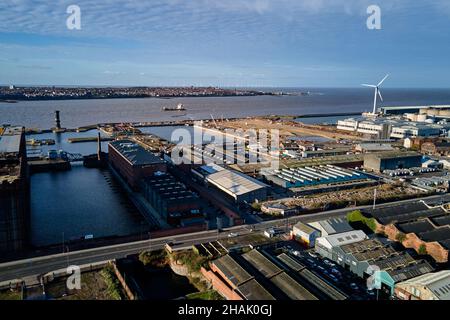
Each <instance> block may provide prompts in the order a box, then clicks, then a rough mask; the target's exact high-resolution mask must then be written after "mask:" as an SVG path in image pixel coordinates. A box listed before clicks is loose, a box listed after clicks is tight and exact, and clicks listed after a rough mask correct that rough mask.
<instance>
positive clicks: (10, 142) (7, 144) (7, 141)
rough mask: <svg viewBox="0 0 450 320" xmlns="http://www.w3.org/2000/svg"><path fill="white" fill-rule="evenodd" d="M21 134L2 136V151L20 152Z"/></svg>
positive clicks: (0, 137)
mask: <svg viewBox="0 0 450 320" xmlns="http://www.w3.org/2000/svg"><path fill="white" fill-rule="evenodd" d="M20 139H21V137H20V135H13V136H5V135H3V136H0V153H18V152H19V151H20Z"/></svg>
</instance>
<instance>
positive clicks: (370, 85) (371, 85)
mask: <svg viewBox="0 0 450 320" xmlns="http://www.w3.org/2000/svg"><path fill="white" fill-rule="evenodd" d="M362 86H363V87H369V88H376V87H377V86H375V85H373V84H362Z"/></svg>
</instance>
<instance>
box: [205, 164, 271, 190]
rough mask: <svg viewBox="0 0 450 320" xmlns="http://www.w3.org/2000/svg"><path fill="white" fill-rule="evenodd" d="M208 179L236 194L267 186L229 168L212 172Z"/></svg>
mask: <svg viewBox="0 0 450 320" xmlns="http://www.w3.org/2000/svg"><path fill="white" fill-rule="evenodd" d="M206 179H207V181H208V182H210V183H211V184H213V185H215V186H216V187H218V188H220V189H222V190H224V191H226V192H228V193H231V194H233V195H236V196H239V195H243V194H246V193H248V192H252V191H256V190H259V189H262V188H266V187H267V185H266V184H264V183H262V182H260V181H258V180H256V179H253V178H251V177H249V176H247V175H245V174H243V173H240V172H237V171H232V170H228V169H224V170H221V171H218V172H215V173H212V174H210V175H209V176H208V177H207V178H206Z"/></svg>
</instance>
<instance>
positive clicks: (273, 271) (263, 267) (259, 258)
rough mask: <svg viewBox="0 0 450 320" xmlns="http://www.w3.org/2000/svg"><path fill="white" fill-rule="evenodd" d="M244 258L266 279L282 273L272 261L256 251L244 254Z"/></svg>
mask: <svg viewBox="0 0 450 320" xmlns="http://www.w3.org/2000/svg"><path fill="white" fill-rule="evenodd" d="M242 257H243V258H244V259H245V260H247V261H248V262H250V264H251V265H252V266H253V267H255V268H256V269H257V270H258V271H259V272H261V274H263V275H264V276H265V277H266V278H271V277H273V276H275V275H277V274H279V273H280V272H282V270H281V269H280V268H278V267H277V266H276V265H275V264H274V263H273V262H272V261H270V260H269V259H267V258H266V257H265V256H264V255H263V254H262V253H261V252H259V251H258V250H256V249H254V250H251V251H249V252H247V253H245V254H243V255H242Z"/></svg>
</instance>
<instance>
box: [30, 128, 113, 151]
mask: <svg viewBox="0 0 450 320" xmlns="http://www.w3.org/2000/svg"><path fill="white" fill-rule="evenodd" d="M97 134H98V130H89V131H86V132H64V133H53V132H50V133H41V134H31V135H27V140H31V139H53V140H55V144H54V145H49V146H47V145H43V146H27V150H28V154H35V153H39V152H41V153H42V154H43V155H46V154H47V151H48V150H52V149H53V150H64V151H66V152H69V153H81V154H82V155H84V156H86V155H90V154H94V153H97V142H81V143H69V142H68V141H67V139H69V138H86V137H97ZM101 136H105V134H103V133H102V132H101ZM102 151H104V152H108V142H107V141H104V142H102Z"/></svg>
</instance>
